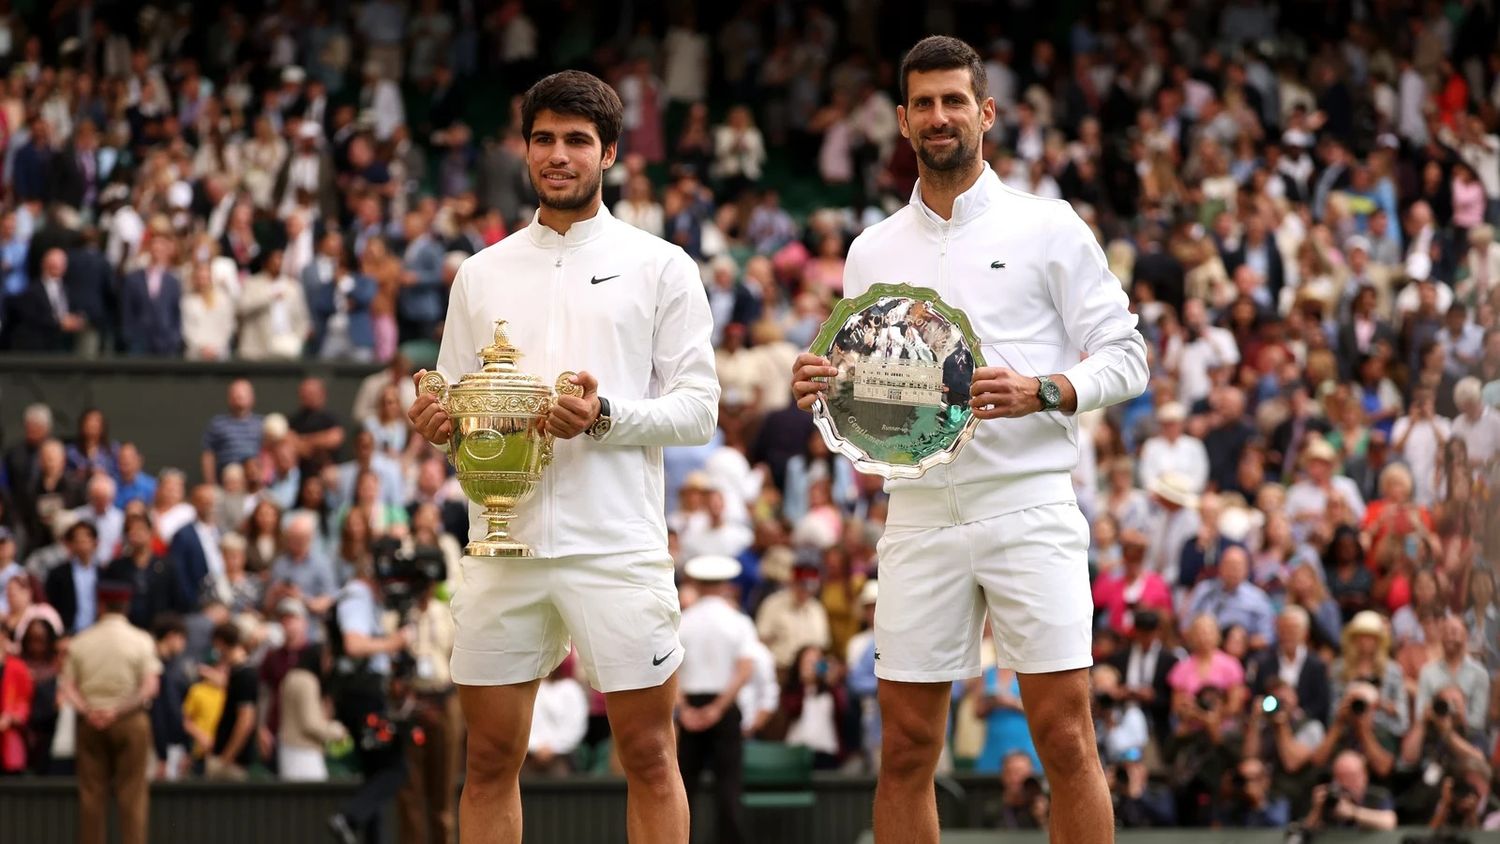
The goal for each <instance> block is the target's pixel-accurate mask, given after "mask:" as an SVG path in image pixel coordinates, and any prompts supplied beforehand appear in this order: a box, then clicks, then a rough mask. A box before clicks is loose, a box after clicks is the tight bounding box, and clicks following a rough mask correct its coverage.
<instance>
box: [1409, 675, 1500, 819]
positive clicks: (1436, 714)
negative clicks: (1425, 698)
mask: <svg viewBox="0 0 1500 844" xmlns="http://www.w3.org/2000/svg"><path fill="white" fill-rule="evenodd" d="M1467 714H1468V711H1467V709H1466V701H1465V699H1464V693H1463V690H1462V689H1460V688H1459V687H1458V686H1448V687H1447V688H1444V689H1442V690H1440V691H1439V692H1438V693H1437V694H1436V695H1434V696H1433V698H1432V703H1431V704H1430V705H1428V707H1427V710H1426V711H1425V712H1424V713H1422V715H1421V717H1419V718H1417V719H1416V720H1415V721H1413V723H1412V728H1411V731H1410V732H1408V733H1407V734H1406V737H1405V738H1403V739H1402V740H1401V757H1400V759H1399V760H1398V762H1397V766H1396V770H1397V776H1396V784H1397V793H1399V794H1400V795H1401V799H1400V800H1399V801H1398V804H1397V809H1398V810H1399V812H1400V815H1401V819H1402V821H1403V822H1405V823H1410V824H1422V823H1426V822H1427V821H1428V819H1429V818H1431V817H1432V815H1433V812H1434V811H1435V810H1436V808H1437V807H1438V804H1439V802H1440V800H1441V797H1442V794H1443V792H1444V790H1447V791H1449V792H1451V791H1452V790H1453V780H1454V779H1462V777H1461V776H1460V774H1461V772H1463V771H1465V770H1466V768H1467V766H1469V765H1473V764H1476V763H1477V764H1479V765H1485V764H1486V763H1485V758H1484V751H1483V750H1481V749H1480V748H1482V747H1484V745H1485V741H1484V734H1483V733H1481V732H1479V731H1478V730H1475V729H1474V728H1473V727H1471V726H1469V724H1468V722H1467V717H1466V716H1467ZM1486 767H1488V766H1487V765H1486Z"/></svg>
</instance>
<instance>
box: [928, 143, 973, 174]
mask: <svg viewBox="0 0 1500 844" xmlns="http://www.w3.org/2000/svg"><path fill="white" fill-rule="evenodd" d="M967 152H968V150H965V149H961V148H960V149H955V150H951V151H949V152H946V153H932V152H928V151H927V150H925V149H924V150H921V151H920V152H919V153H918V154H917V157H918V158H920V159H921V160H922V164H923V166H925V167H926V168H927V169H928V170H936V171H939V172H945V171H948V170H958V169H961V168H962V167H963V166H964V165H965V164H967V163H968V155H967Z"/></svg>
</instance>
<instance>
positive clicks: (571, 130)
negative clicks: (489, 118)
mask: <svg viewBox="0 0 1500 844" xmlns="http://www.w3.org/2000/svg"><path fill="white" fill-rule="evenodd" d="M527 140H528V143H527V147H526V161H527V167H528V169H529V170H530V172H531V183H532V184H533V185H535V186H536V192H537V199H538V200H539V201H540V202H541V204H542V205H543V206H546V207H548V208H552V209H554V210H557V211H577V210H580V209H582V208H586V207H587V206H588V205H589V204H590V203H591V202H594V201H596V200H597V199H598V198H599V196H600V190H599V189H600V185H601V183H602V182H603V179H604V171H605V170H606V169H608V168H609V167H610V166H612V165H613V164H614V163H615V152H616V149H617V147H616V145H615V144H610V145H609V146H608V147H605V146H603V145H602V144H601V143H600V141H599V132H598V130H597V129H596V128H595V127H594V124H593V122H592V121H590V120H589V119H588V118H586V117H582V116H574V115H566V114H558V113H557V112H555V111H552V110H551V109H543V110H542V111H539V112H537V115H536V119H535V121H534V122H533V123H532V126H531V137H530V138H528V139H527Z"/></svg>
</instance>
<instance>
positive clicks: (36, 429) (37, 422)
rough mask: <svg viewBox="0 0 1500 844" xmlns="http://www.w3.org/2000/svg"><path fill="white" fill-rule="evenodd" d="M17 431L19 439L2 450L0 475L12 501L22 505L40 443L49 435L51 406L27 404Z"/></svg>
mask: <svg viewBox="0 0 1500 844" xmlns="http://www.w3.org/2000/svg"><path fill="white" fill-rule="evenodd" d="M21 432H22V439H21V441H20V442H18V443H16V444H15V445H13V446H11V447H10V448H9V449H7V450H6V452H5V465H4V477H5V478H6V482H7V483H8V484H9V487H10V490H11V492H12V494H13V495H14V497H15V503H16V504H22V503H23V500H24V495H25V493H26V492H27V491H29V490H30V489H31V481H32V479H33V477H34V476H35V475H36V470H37V461H38V458H39V456H40V452H41V448H42V443H44V442H46V441H47V440H48V439H49V438H50V437H51V436H52V409H51V408H50V407H48V406H47V405H45V404H41V403H37V404H30V405H27V406H26V409H25V410H24V411H22V413H21Z"/></svg>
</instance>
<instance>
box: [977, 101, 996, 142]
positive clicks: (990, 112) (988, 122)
mask: <svg viewBox="0 0 1500 844" xmlns="http://www.w3.org/2000/svg"><path fill="white" fill-rule="evenodd" d="M979 125H980V126H981V127H982V129H981V130H980V132H981V134H985V135H988V134H989V132H990V129H991V128H993V127H994V125H995V98H994V97H985V98H984V102H982V103H980V104H979Z"/></svg>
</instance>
